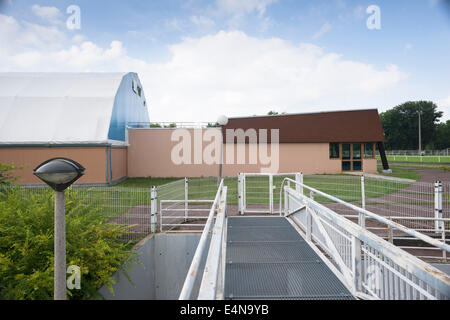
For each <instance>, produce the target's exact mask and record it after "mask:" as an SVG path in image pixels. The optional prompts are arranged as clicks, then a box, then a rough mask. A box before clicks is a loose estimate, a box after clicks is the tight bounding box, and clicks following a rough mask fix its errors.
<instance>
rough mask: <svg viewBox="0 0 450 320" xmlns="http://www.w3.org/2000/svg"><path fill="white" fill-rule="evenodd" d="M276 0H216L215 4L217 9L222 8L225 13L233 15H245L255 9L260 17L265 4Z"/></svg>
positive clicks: (265, 6)
mask: <svg viewBox="0 0 450 320" xmlns="http://www.w3.org/2000/svg"><path fill="white" fill-rule="evenodd" d="M277 1H278V0H246V1H242V0H217V6H218V8H219V10H223V11H225V12H227V13H231V14H234V15H239V16H241V15H245V14H249V13H252V12H254V11H256V12H257V13H258V15H259V16H260V17H262V16H263V15H264V14H265V12H266V8H267V6H269V5H270V4H272V3H274V2H277Z"/></svg>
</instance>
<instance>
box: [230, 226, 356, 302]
mask: <svg viewBox="0 0 450 320" xmlns="http://www.w3.org/2000/svg"><path fill="white" fill-rule="evenodd" d="M226 252H227V253H226V256H227V264H226V271H225V298H226V299H299V300H305V299H321V300H324V299H354V298H353V296H352V295H351V293H350V292H349V291H348V290H347V288H346V287H345V286H344V285H343V284H342V283H341V281H340V280H339V279H338V278H337V277H336V276H335V275H334V273H333V272H332V271H331V270H330V269H329V268H328V267H327V265H326V264H325V263H324V262H323V261H322V260H321V259H320V257H319V256H318V255H317V253H316V252H315V251H314V250H313V249H312V248H311V247H310V246H309V245H308V243H306V241H305V240H304V239H303V238H302V237H301V236H300V234H299V233H298V232H297V231H296V230H295V229H294V227H292V226H291V224H290V223H289V222H288V221H287V220H286V218H283V217H230V218H228V231H227V251H226Z"/></svg>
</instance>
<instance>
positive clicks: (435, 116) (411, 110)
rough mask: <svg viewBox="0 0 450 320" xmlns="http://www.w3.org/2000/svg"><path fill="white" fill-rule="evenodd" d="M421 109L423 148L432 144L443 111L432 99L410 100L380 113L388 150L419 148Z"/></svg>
mask: <svg viewBox="0 0 450 320" xmlns="http://www.w3.org/2000/svg"><path fill="white" fill-rule="evenodd" d="M419 111H420V112H421V132H422V148H423V149H425V146H427V145H429V144H432V143H433V142H434V139H435V138H436V134H437V124H438V122H439V118H441V117H442V114H443V113H442V111H437V106H436V105H435V104H434V103H433V102H431V101H409V102H405V103H403V104H401V105H398V106H396V107H395V108H393V109H390V110H388V111H386V112H383V113H381V114H380V119H381V123H382V125H383V130H384V134H385V137H386V143H385V145H386V149H388V150H416V149H419V115H418V113H419Z"/></svg>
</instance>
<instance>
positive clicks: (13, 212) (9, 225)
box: [0, 188, 136, 300]
mask: <svg viewBox="0 0 450 320" xmlns="http://www.w3.org/2000/svg"><path fill="white" fill-rule="evenodd" d="M53 210H54V197H53V192H52V191H50V190H46V191H43V192H30V191H28V192H27V193H26V194H25V192H24V189H19V188H11V189H10V190H8V191H6V192H2V193H0V299H39V300H41V299H52V298H53V270H54V268H53V227H54V225H53V212H54V211H53ZM103 216H104V215H103V214H101V213H100V212H98V210H94V209H93V208H92V207H89V206H86V205H82V204H81V202H80V201H79V200H78V197H77V193H76V192H71V193H67V194H66V251H67V257H66V261H67V266H70V265H77V266H79V267H80V269H81V273H82V276H81V289H80V290H76V289H73V290H70V291H69V290H68V296H69V297H70V298H71V299H93V298H98V294H97V290H98V289H99V288H100V287H101V286H102V285H103V284H107V285H108V287H110V290H112V287H111V285H112V283H113V278H112V274H113V273H114V272H115V271H117V270H118V269H122V270H123V267H122V266H123V265H124V263H125V265H127V262H130V261H135V260H136V259H135V254H134V253H132V252H131V251H130V244H127V243H123V242H121V241H119V240H118V238H120V237H121V236H122V235H123V234H124V233H125V232H126V228H125V227H123V226H120V225H116V224H110V223H107V221H106V220H105V218H102V217H103ZM123 271H124V272H125V273H126V270H123Z"/></svg>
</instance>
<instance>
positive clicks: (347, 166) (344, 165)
mask: <svg viewBox="0 0 450 320" xmlns="http://www.w3.org/2000/svg"><path fill="white" fill-rule="evenodd" d="M350 170H351V162H350V161H342V171H350Z"/></svg>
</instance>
